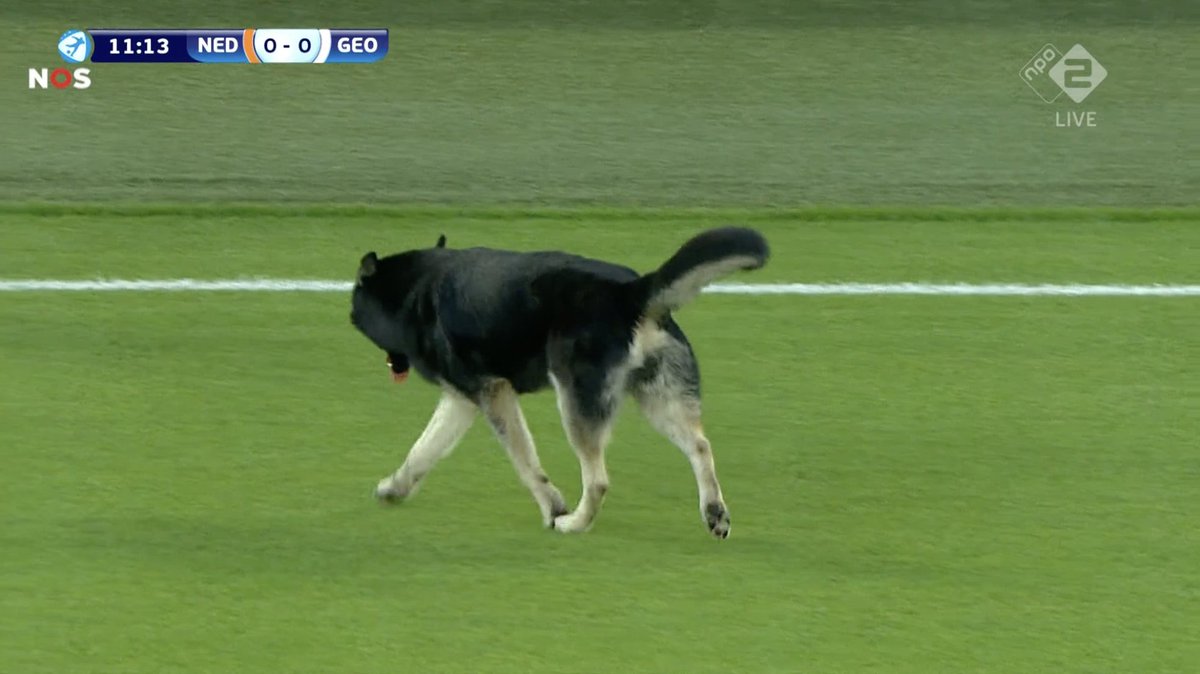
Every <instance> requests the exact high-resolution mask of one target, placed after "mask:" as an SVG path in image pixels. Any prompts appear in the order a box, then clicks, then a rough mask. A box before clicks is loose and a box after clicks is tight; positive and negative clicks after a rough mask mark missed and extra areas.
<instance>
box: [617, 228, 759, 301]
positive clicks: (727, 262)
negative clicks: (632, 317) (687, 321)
mask: <svg viewBox="0 0 1200 674" xmlns="http://www.w3.org/2000/svg"><path fill="white" fill-rule="evenodd" d="M769 255H770V250H769V249H768V247H767V240H766V239H764V238H763V236H762V234H759V233H758V232H756V231H754V230H753V229H747V228H745V227H721V228H718V229H710V230H708V231H707V232H704V233H703V234H700V235H698V236H696V237H695V238H693V239H692V240H690V241H688V242H687V243H685V244H683V247H682V248H680V249H679V252H677V253H675V254H674V255H672V256H671V259H669V260H667V261H666V262H665V263H664V264H663V266H661V267H659V268H658V271H654V272H651V273H649V274H646V275H645V276H643V277H641V278H640V279H638V281H637V287H638V291H639V294H640V295H641V296H642V301H643V306H644V307H645V309H644V310H643V312H644V313H645V314H646V315H650V316H658V315H661V314H663V313H666V312H669V311H674V310H675V309H678V308H679V307H681V306H683V305H684V304H687V303H688V302H689V301H691V299H692V298H694V297H695V296H696V295H699V294H700V290H701V289H703V288H704V286H706V285H708V284H709V283H712V282H713V281H715V280H717V279H718V278H720V277H722V276H725V275H726V274H730V273H732V272H735V271H738V270H739V269H758V268H759V267H761V266H763V265H764V264H766V263H767V257H768V256H769Z"/></svg>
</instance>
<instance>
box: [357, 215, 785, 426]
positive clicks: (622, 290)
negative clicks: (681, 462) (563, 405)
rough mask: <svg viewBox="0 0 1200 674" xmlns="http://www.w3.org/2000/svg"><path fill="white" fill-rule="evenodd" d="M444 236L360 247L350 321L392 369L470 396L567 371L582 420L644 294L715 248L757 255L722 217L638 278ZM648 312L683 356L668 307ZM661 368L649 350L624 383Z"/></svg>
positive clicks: (755, 241) (746, 236)
mask: <svg viewBox="0 0 1200 674" xmlns="http://www.w3.org/2000/svg"><path fill="white" fill-rule="evenodd" d="M444 246H445V237H442V238H440V239H439V240H438V242H437V245H436V246H435V247H433V248H428V249H422V250H412V251H408V252H405V253H399V254H396V255H391V256H388V257H385V258H379V257H378V256H376V255H375V253H368V254H367V255H366V256H364V257H363V259H362V261H361V263H360V267H359V271H358V282H357V283H356V284H355V287H354V292H353V299H352V303H353V310H352V311H351V314H350V318H351V321H352V322H353V324H354V325H355V326H356V327H357V328H358V329H359V330H360V331H361V332H362V333H363V334H364V335H366V336H367V337H368V338H369V339H370V340H371V341H372V342H374V343H375V345H376V346H378V347H379V348H381V349H383V350H384V351H386V352H387V354H388V356H389V358H390V359H391V362H392V369H393V370H394V371H396V372H402V371H404V370H407V369H408V367H412V368H414V369H415V370H416V371H417V373H418V374H420V375H421V376H422V377H423V378H425V379H426V380H429V381H432V382H444V383H445V384H447V385H449V386H452V387H453V388H455V389H457V390H458V391H459V392H461V393H463V394H464V395H466V396H468V397H470V398H472V399H475V400H478V396H479V394H480V392H481V391H482V390H483V387H484V386H485V384H486V383H487V382H489V381H492V380H495V379H497V378H499V379H505V380H508V381H509V382H510V383H511V384H512V386H513V388H514V389H516V391H517V392H518V393H527V392H531V391H536V390H538V389H541V388H544V387H546V386H548V385H549V378H548V373H550V372H553V373H554V375H555V377H556V378H559V379H560V380H561V381H569V383H570V388H571V389H572V390H573V391H575V395H576V401H577V403H578V404H579V412H580V414H581V415H582V416H583V417H584V418H604V417H606V416H607V415H608V414H609V413H610V412H611V410H610V409H608V408H609V407H610V406H611V405H613V404H615V401H611V400H606V399H605V397H604V387H605V386H606V383H605V382H606V379H607V375H608V373H609V372H610V371H611V370H612V369H613V368H614V367H616V366H618V365H619V364H620V363H621V362H622V361H623V360H624V359H625V358H626V357H627V354H628V351H629V345H630V343H631V341H632V338H633V331H634V329H635V327H636V326H637V323H638V321H639V320H641V319H642V318H643V317H644V316H645V315H646V309H647V302H648V301H649V298H650V297H652V296H653V294H654V293H655V292H658V291H660V290H661V289H663V288H666V287H668V286H670V284H671V283H673V282H675V281H676V280H678V279H679V278H681V277H682V276H683V275H684V274H686V273H687V272H688V271H689V270H691V269H694V268H696V267H698V266H700V265H704V264H707V263H710V262H714V261H718V260H720V259H722V258H730V257H734V256H747V257H750V258H753V259H754V260H755V261H756V263H755V264H754V265H752V266H761V265H762V263H763V262H764V261H765V260H766V257H767V245H766V242H765V241H764V240H763V238H762V236H761V235H760V234H759V233H758V232H755V231H753V230H749V229H741V228H733V227H728V228H722V229H715V230H711V231H708V232H705V233H703V234H701V235H699V236H697V237H695V238H694V239H692V240H691V241H689V242H687V243H686V244H684V246H683V247H682V248H680V250H679V251H678V252H677V253H676V254H675V255H674V256H673V257H671V258H670V259H669V260H668V261H667V262H666V263H665V264H664V265H663V266H662V267H661V268H659V269H658V270H657V271H655V272H653V273H651V274H648V275H646V276H640V275H639V274H638V273H637V272H635V271H634V270H632V269H630V268H628V267H624V266H621V265H617V264H612V263H608V262H602V261H599V260H593V259H589V258H584V257H579V256H576V255H570V254H567V253H562V252H534V253H517V252H511V251H503V250H493V249H488V248H469V249H461V250H454V249H448V248H445V247H444ZM655 320H657V321H658V322H659V324H660V325H661V326H662V327H663V328H664V329H665V330H666V331H667V332H668V333H669V334H670V335H671V336H672V337H674V338H675V339H676V340H678V341H679V342H681V343H682V344H683V345H684V346H686V349H687V353H688V354H689V355H690V354H691V347H690V345H688V344H687V338H686V337H685V336H684V334H683V331H682V330H681V329H680V328H679V326H678V325H677V324H676V323H675V322H674V320H673V319H672V318H671V316H670V314H669V313H666V314H664V315H656V316H655ZM690 362H691V367H690V370H691V371H689V372H685V373H684V374H685V375H686V376H687V378H688V379H690V380H692V381H693V382H694V387H695V390H696V393H697V394H698V392H699V372H698V370H697V369H696V368H695V363H694V358H691V359H690ZM661 366H662V363H661V361H660V359H654V358H651V359H648V360H647V362H646V363H645V364H644V365H643V366H642V368H641V370H638V371H634V372H632V373H630V379H629V381H630V382H631V383H636V382H639V381H646V380H647V379H648V378H650V377H652V376H653V371H654V368H658V367H661ZM682 367H684V368H685V369H689V368H687V366H686V365H683V366H682ZM398 368H402V369H398Z"/></svg>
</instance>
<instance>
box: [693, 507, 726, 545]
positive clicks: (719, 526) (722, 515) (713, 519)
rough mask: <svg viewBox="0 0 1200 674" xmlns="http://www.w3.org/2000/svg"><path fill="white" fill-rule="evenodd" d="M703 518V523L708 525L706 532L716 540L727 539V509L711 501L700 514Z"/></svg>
mask: <svg viewBox="0 0 1200 674" xmlns="http://www.w3.org/2000/svg"><path fill="white" fill-rule="evenodd" d="M700 514H701V515H703V516H704V523H705V524H707V525H708V531H709V533H711V534H712V535H713V536H716V537H717V538H721V539H724V538H729V529H730V528H731V526H732V525H731V524H730V522H729V509H728V508H726V507H725V504H724V503H721V502H720V501H713V502H712V503H709V504H708V505H706V506H704V508H703V510H701V512H700Z"/></svg>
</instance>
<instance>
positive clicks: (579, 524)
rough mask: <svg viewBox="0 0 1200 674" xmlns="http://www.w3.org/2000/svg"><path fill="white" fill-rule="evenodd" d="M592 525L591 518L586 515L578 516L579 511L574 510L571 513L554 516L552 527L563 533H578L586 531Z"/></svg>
mask: <svg viewBox="0 0 1200 674" xmlns="http://www.w3.org/2000/svg"><path fill="white" fill-rule="evenodd" d="M591 526H592V520H591V519H590V518H588V517H580V513H579V511H578V510H576V511H575V512H573V513H568V514H566V515H559V516H558V517H555V518H554V524H553V528H554V530H555V531H560V532H562V533H564V534H578V533H582V532H584V531H587V530H588V528H589V527H591Z"/></svg>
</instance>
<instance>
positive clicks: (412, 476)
mask: <svg viewBox="0 0 1200 674" xmlns="http://www.w3.org/2000/svg"><path fill="white" fill-rule="evenodd" d="M476 413H477V408H476V407H475V404H474V403H472V402H471V401H470V400H467V399H466V398H464V397H462V396H461V395H459V394H458V393H456V392H454V391H449V390H447V391H446V392H445V393H443V394H442V399H441V400H440V401H438V406H437V409H436V410H434V412H433V418H432V419H430V420H429V424H428V425H426V426H425V431H424V432H423V433H421V437H419V438H417V442H416V443H415V444H413V447H412V449H411V450H409V452H408V457H407V458H405V459H404V465H402V466H400V469H399V470H397V471H396V472H395V473H393V474H391V475H389V476H387V477H385V478H383V479H382V480H380V481H379V485H378V486H376V487H375V496H376V498H378V499H379V500H381V501H386V502H389V503H390V502H394V501H402V500H404V499H406V498H408V497H409V496H412V495H413V494H415V493H416V491H417V487H419V486H420V484H421V479H422V478H424V477H425V475H426V474H428V473H429V471H431V470H433V467H434V466H435V465H436V464H437V462H438V461H441V460H442V459H443V458H445V457H446V455H448V454H449V453H450V451H451V450H453V449H454V446H455V445H456V444H458V441H459V440H461V439H462V437H463V435H466V433H467V430H468V429H469V428H471V424H472V423H473V422H474V421H475V415H476Z"/></svg>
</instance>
